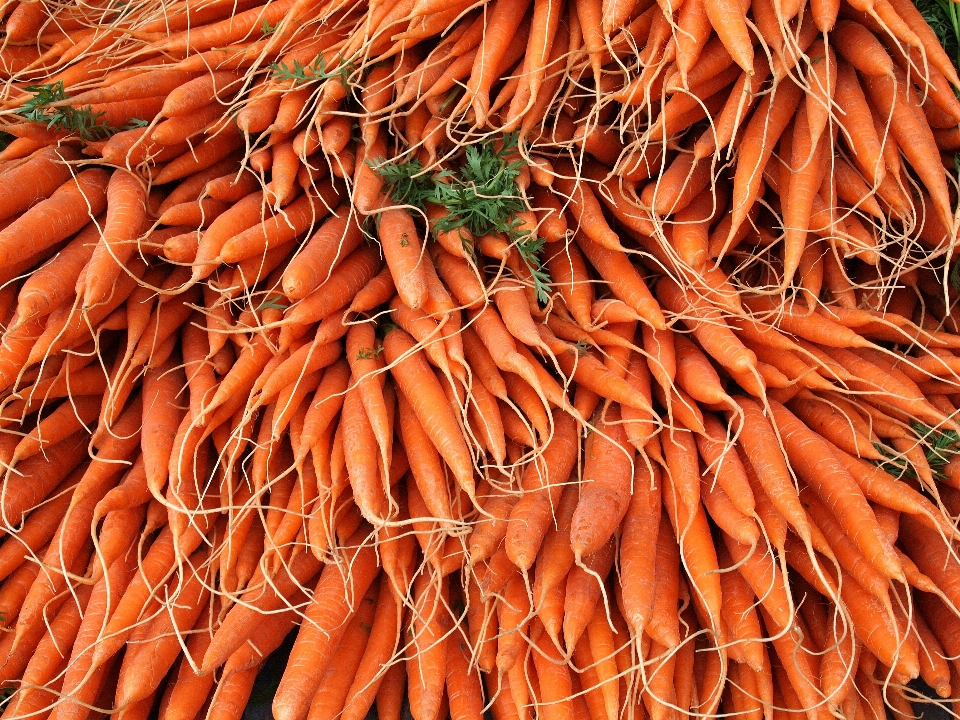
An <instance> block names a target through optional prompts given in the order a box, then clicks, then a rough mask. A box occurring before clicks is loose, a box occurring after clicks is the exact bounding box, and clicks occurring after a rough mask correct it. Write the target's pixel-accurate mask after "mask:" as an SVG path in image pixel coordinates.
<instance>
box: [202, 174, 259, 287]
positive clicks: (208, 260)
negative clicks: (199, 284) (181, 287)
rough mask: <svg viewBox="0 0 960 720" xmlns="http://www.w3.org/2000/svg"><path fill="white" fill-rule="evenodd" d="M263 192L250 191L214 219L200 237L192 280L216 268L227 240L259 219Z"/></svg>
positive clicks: (207, 274)
mask: <svg viewBox="0 0 960 720" xmlns="http://www.w3.org/2000/svg"><path fill="white" fill-rule="evenodd" d="M262 204H263V193H262V192H260V191H257V192H253V193H250V194H249V195H247V196H246V197H244V198H243V199H241V200H239V201H237V202H236V203H235V204H234V205H233V207H231V208H230V209H229V210H227V211H226V212H224V213H223V214H222V215H220V216H219V217H218V218H217V219H216V220H214V221H213V222H212V223H211V224H210V227H208V228H207V229H206V231H205V232H204V233H203V235H202V236H201V238H200V246H199V247H198V248H197V257H196V261H195V264H194V266H193V277H192V279H193V280H194V281H196V280H202V279H203V278H205V277H208V276H209V275H210V274H212V273H213V271H214V270H216V269H217V266H218V265H219V262H217V258H218V257H219V255H220V251H221V250H222V248H223V246H224V245H225V244H226V243H227V241H228V240H229V239H230V238H232V237H234V236H235V235H238V234H239V233H241V232H243V231H244V230H247V229H248V228H250V227H253V226H254V225H255V224H256V223H257V222H259V221H260V217H261V207H262Z"/></svg>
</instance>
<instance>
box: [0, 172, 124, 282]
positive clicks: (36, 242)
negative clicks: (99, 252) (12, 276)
mask: <svg viewBox="0 0 960 720" xmlns="http://www.w3.org/2000/svg"><path fill="white" fill-rule="evenodd" d="M109 177H110V175H109V174H108V173H107V172H106V171H105V170H100V169H91V170H84V171H82V172H80V173H78V174H77V175H76V177H74V178H71V179H70V180H67V181H66V182H65V183H63V184H62V185H61V186H60V187H59V188H57V189H56V190H55V191H54V193H53V194H52V195H51V196H50V197H49V198H47V199H45V200H41V201H40V202H38V203H37V204H36V205H34V206H33V207H31V208H30V209H29V210H27V211H26V212H24V213H23V214H22V215H20V216H19V217H18V218H17V219H16V220H14V221H13V222H12V223H10V224H9V225H8V226H7V227H5V228H4V229H3V230H0V256H2V259H3V263H4V264H13V263H16V262H18V261H20V260H24V259H26V258H28V257H30V256H31V255H35V254H36V253H38V252H40V251H42V250H44V249H46V248H48V247H50V246H52V245H54V244H56V243H58V242H60V241H61V240H64V239H66V238H67V237H69V236H70V235H72V234H73V233H75V232H77V231H78V230H81V229H82V228H83V227H84V226H85V225H86V224H87V222H89V220H91V219H92V218H95V217H96V216H97V215H99V214H100V213H102V212H103V210H104V209H105V208H106V205H107V182H108V179H109ZM51 217H55V218H56V219H57V220H56V222H52V221H50V218H51Z"/></svg>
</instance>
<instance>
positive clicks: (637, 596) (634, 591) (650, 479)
mask: <svg viewBox="0 0 960 720" xmlns="http://www.w3.org/2000/svg"><path fill="white" fill-rule="evenodd" d="M660 492H661V487H660V472H659V466H658V465H656V464H655V463H650V462H649V461H647V460H646V459H645V458H639V459H638V461H637V462H636V463H635V465H634V472H633V494H632V495H631V498H630V505H629V506H628V508H627V513H626V515H625V516H624V520H623V529H622V534H621V537H620V568H621V572H620V583H621V586H622V591H623V605H624V615H625V616H626V619H627V622H628V623H629V624H630V627H631V628H632V630H633V632H634V633H635V634H636V635H637V636H639V635H641V634H642V632H643V629H644V628H645V627H646V625H647V624H648V622H650V619H651V614H652V611H653V606H654V592H653V591H654V582H653V578H654V568H655V562H656V557H657V534H658V532H659V527H660V507H661V506H660Z"/></svg>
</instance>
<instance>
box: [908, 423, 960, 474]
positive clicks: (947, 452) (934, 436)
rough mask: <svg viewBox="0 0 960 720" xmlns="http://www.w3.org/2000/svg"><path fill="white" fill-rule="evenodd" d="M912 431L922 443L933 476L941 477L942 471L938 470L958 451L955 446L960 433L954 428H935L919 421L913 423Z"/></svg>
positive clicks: (959, 440)
mask: <svg viewBox="0 0 960 720" xmlns="http://www.w3.org/2000/svg"><path fill="white" fill-rule="evenodd" d="M913 431H914V432H915V433H916V434H917V436H918V437H919V438H920V442H922V443H923V444H924V454H925V455H926V456H927V463H928V464H929V465H930V469H931V470H932V471H933V473H934V475H935V476H937V475H938V476H941V477H942V476H943V473H942V472H940V471H941V470H942V469H943V468H944V467H946V465H947V463H949V462H950V460H952V459H953V456H954V455H956V454H957V453H958V452H960V449H958V448H957V444H958V443H960V435H958V434H957V432H956V431H955V430H937V429H935V428H932V427H930V426H929V425H924V424H923V423H921V422H914V423H913Z"/></svg>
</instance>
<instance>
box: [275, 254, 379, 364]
mask: <svg viewBox="0 0 960 720" xmlns="http://www.w3.org/2000/svg"><path fill="white" fill-rule="evenodd" d="M379 269H380V259H379V257H378V256H377V255H376V254H375V253H374V252H373V251H372V250H370V249H369V248H365V247H359V248H357V249H356V250H354V251H353V252H352V253H351V254H350V256H349V257H347V258H346V260H344V261H343V262H342V263H341V264H340V265H338V266H337V268H336V271H335V272H334V273H333V274H332V275H331V276H330V279H329V280H327V282H326V283H324V284H323V285H321V286H320V287H318V288H317V289H316V290H314V291H313V292H312V293H310V294H309V295H307V296H306V297H305V298H303V299H302V300H301V301H300V302H299V303H297V304H296V305H293V306H291V307H290V309H289V310H288V311H287V312H286V313H285V316H284V321H285V322H287V323H289V325H291V326H303V325H307V324H309V323H312V322H316V321H317V320H322V319H323V318H325V317H327V316H328V315H331V314H332V313H333V312H334V311H335V310H337V309H339V308H341V307H344V306H345V305H348V304H349V301H350V299H351V298H353V297H354V296H355V295H356V293H357V292H358V291H359V290H360V289H361V288H363V286H364V285H366V284H367V283H368V282H370V281H371V280H372V279H373V278H374V277H375V276H376V274H377V272H378V271H379ZM287 329H288V327H285V328H284V330H287ZM294 337H298V336H294ZM292 339H293V338H292V337H289V339H288V343H289V340H292ZM280 344H281V347H283V346H284V335H283V332H281V342H280ZM288 346H289V345H288Z"/></svg>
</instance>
